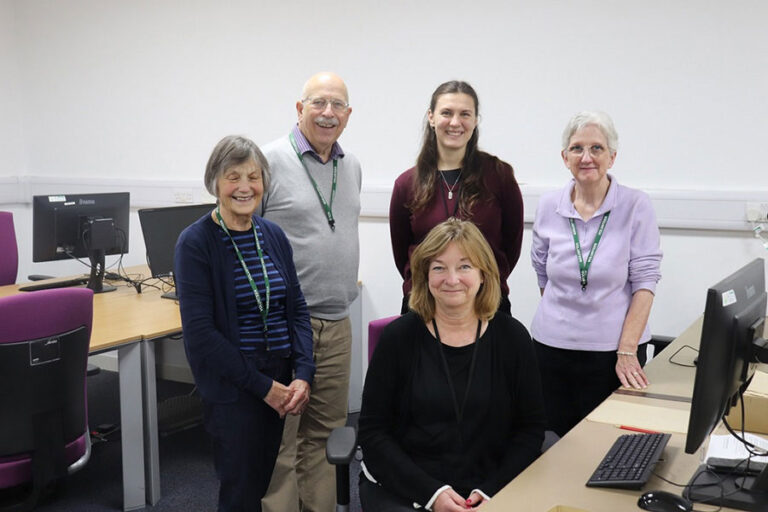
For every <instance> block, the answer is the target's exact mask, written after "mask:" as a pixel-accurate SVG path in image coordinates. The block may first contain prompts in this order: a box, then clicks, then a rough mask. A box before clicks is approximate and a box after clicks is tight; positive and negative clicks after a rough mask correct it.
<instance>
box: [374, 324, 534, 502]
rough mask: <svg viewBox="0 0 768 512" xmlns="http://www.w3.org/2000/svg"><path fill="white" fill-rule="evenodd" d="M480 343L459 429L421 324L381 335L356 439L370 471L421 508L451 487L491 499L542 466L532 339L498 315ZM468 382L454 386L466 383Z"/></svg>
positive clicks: (432, 343)
mask: <svg viewBox="0 0 768 512" xmlns="http://www.w3.org/2000/svg"><path fill="white" fill-rule="evenodd" d="M478 344H479V345H478V353H477V361H476V368H475V372H474V376H473V378H472V382H471V383H470V387H469V396H468V400H467V404H466V410H465V412H464V414H463V419H462V422H461V424H460V425H459V424H458V423H457V420H456V414H455V411H454V405H453V400H452V398H451V396H450V387H449V385H448V381H447V378H448V377H447V376H446V374H445V369H444V367H443V363H442V359H441V356H440V353H439V350H442V347H441V346H440V344H438V342H437V340H436V339H435V338H434V337H433V336H432V334H431V333H430V332H429V331H428V330H427V328H426V326H425V325H424V322H423V321H422V320H421V318H420V317H419V316H417V315H416V314H415V313H412V312H411V313H408V314H406V315H404V316H403V317H401V318H399V319H397V320H395V321H394V322H392V323H391V324H389V325H388V326H387V327H386V328H385V329H384V331H383V332H382V335H381V339H380V341H379V345H378V347H377V348H376V351H375V352H374V354H373V357H372V359H371V362H370V365H369V367H368V373H367V376H366V379H365V388H364V390H363V404H362V410H361V412H360V419H359V439H360V444H361V446H362V448H363V457H364V461H365V465H366V468H367V469H368V471H369V472H370V473H371V475H372V476H373V477H374V478H375V479H376V480H377V481H378V482H379V483H380V484H381V485H382V486H383V487H384V488H386V489H387V490H389V491H390V492H393V493H395V494H397V495H399V496H401V497H403V498H405V499H407V500H412V501H415V502H416V503H419V504H420V505H422V506H423V505H425V504H426V503H427V502H428V501H429V499H430V498H431V497H432V495H433V494H434V493H435V491H437V490H438V489H439V488H440V487H442V486H443V485H446V484H448V485H450V486H452V487H453V488H454V489H455V490H456V492H458V493H459V494H461V495H462V496H468V495H469V493H470V492H471V491H472V490H473V489H476V488H477V489H480V490H481V491H483V492H484V493H485V494H487V495H489V496H493V495H494V494H495V493H496V492H498V491H499V489H501V488H502V487H503V486H504V485H506V484H507V483H508V482H509V481H510V480H512V478H514V477H515V476H516V475H517V474H518V473H520V472H521V471H522V470H523V469H525V467H527V466H528V465H529V464H530V463H531V462H533V461H534V460H535V459H536V457H538V455H539V453H540V449H541V443H542V441H543V439H544V428H545V419H544V418H545V417H544V408H543V400H542V392H541V382H540V378H539V373H538V367H537V364H536V360H535V355H534V351H533V346H532V343H531V338H530V335H529V334H528V331H527V330H526V329H525V327H523V325H522V324H520V322H518V321H517V320H515V319H513V318H511V317H508V316H506V315H497V316H496V317H494V319H493V320H491V322H490V324H489V325H488V328H487V330H486V332H485V333H484V334H483V335H482V336H481V337H480V339H479V341H478ZM469 347H470V348H466V349H465V350H471V347H473V345H469ZM461 350H462V349H459V352H461ZM456 355H458V354H456ZM458 358H459V359H462V357H461V355H459V357H458ZM451 359H453V358H451ZM456 362H458V361H456ZM460 365H461V363H459V366H460ZM450 366H453V365H450ZM462 373H463V372H462V371H459V372H458V374H457V375H455V377H456V378H457V380H458V381H461V380H464V381H465V382H466V378H467V377H466V375H464V376H463V378H462V375H461V374H462ZM459 387H460V386H459ZM463 394H464V392H463V389H462V390H461V391H460V395H461V397H462V398H463Z"/></svg>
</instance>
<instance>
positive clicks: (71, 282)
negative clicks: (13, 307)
mask: <svg viewBox="0 0 768 512" xmlns="http://www.w3.org/2000/svg"><path fill="white" fill-rule="evenodd" d="M84 284H88V278H87V277H76V278H74V279H64V280H60V281H45V282H42V283H35V284H27V285H24V286H21V287H19V291H20V292H36V291H38V290H52V289H54V288H69V287H70V286H80V285H84Z"/></svg>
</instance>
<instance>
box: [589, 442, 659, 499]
mask: <svg viewBox="0 0 768 512" xmlns="http://www.w3.org/2000/svg"><path fill="white" fill-rule="evenodd" d="M669 437H670V435H669V434H625V435H623V436H621V437H619V438H618V439H616V442H615V443H613V446H611V449H610V450H608V453H606V454H605V457H603V460H602V461H600V465H598V466H597V469H596V470H595V472H594V473H592V476H591V477H589V481H588V482H587V487H617V488H621V489H640V488H641V487H643V485H645V482H647V481H648V479H649V478H650V477H651V471H652V470H653V468H654V466H655V465H656V463H657V462H658V461H659V459H660V458H661V454H662V452H663V451H664V447H665V446H667V442H669Z"/></svg>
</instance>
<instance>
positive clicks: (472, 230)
mask: <svg viewBox="0 0 768 512" xmlns="http://www.w3.org/2000/svg"><path fill="white" fill-rule="evenodd" d="M451 242H455V243H456V244H457V245H458V246H459V248H460V249H461V251H462V252H463V253H464V255H465V256H466V257H467V258H469V261H470V262H472V265H473V266H475V267H476V268H477V269H478V270H480V274H481V276H482V278H483V284H481V285H480V290H479V291H478V292H477V296H476V297H475V314H476V315H477V317H478V318H479V319H481V320H490V319H491V318H493V315H494V314H495V313H496V311H497V310H498V309H499V301H500V300H501V284H500V281H499V267H498V265H497V264H496V258H495V257H494V256H493V251H492V250H491V246H490V245H488V242H487V241H486V239H485V237H484V236H483V234H482V233H481V232H480V230H479V229H478V228H477V226H475V225H474V224H473V223H471V222H470V221H468V220H460V219H456V218H454V217H451V218H450V219H448V220H446V221H444V222H441V223H440V224H438V225H437V226H435V227H434V228H432V230H431V231H430V232H429V233H428V234H427V236H426V237H425V238H424V241H423V242H421V243H420V244H419V245H418V247H416V249H415V250H414V251H413V254H412V255H411V282H412V288H411V297H410V299H409V300H408V307H409V308H411V310H413V311H415V312H416V313H417V314H418V315H419V316H420V317H421V318H422V319H423V320H424V321H425V322H431V321H432V319H433V318H434V317H435V298H434V297H433V296H432V294H431V293H430V291H429V265H430V264H431V263H432V261H433V260H434V259H435V258H437V257H438V256H439V255H441V254H442V253H443V252H444V251H445V249H446V248H447V247H448V244H450V243H451Z"/></svg>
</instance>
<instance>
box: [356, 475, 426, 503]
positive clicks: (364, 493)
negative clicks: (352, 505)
mask: <svg viewBox="0 0 768 512" xmlns="http://www.w3.org/2000/svg"><path fill="white" fill-rule="evenodd" d="M360 505H361V506H362V508H363V510H364V511H365V512H413V510H414V509H413V501H409V500H406V499H403V498H401V497H399V496H396V495H395V494H392V493H391V492H389V491H387V490H385V489H384V488H383V487H382V486H380V485H378V484H374V483H373V482H371V481H370V480H368V479H367V478H366V477H365V475H364V474H363V473H362V472H361V473H360Z"/></svg>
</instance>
